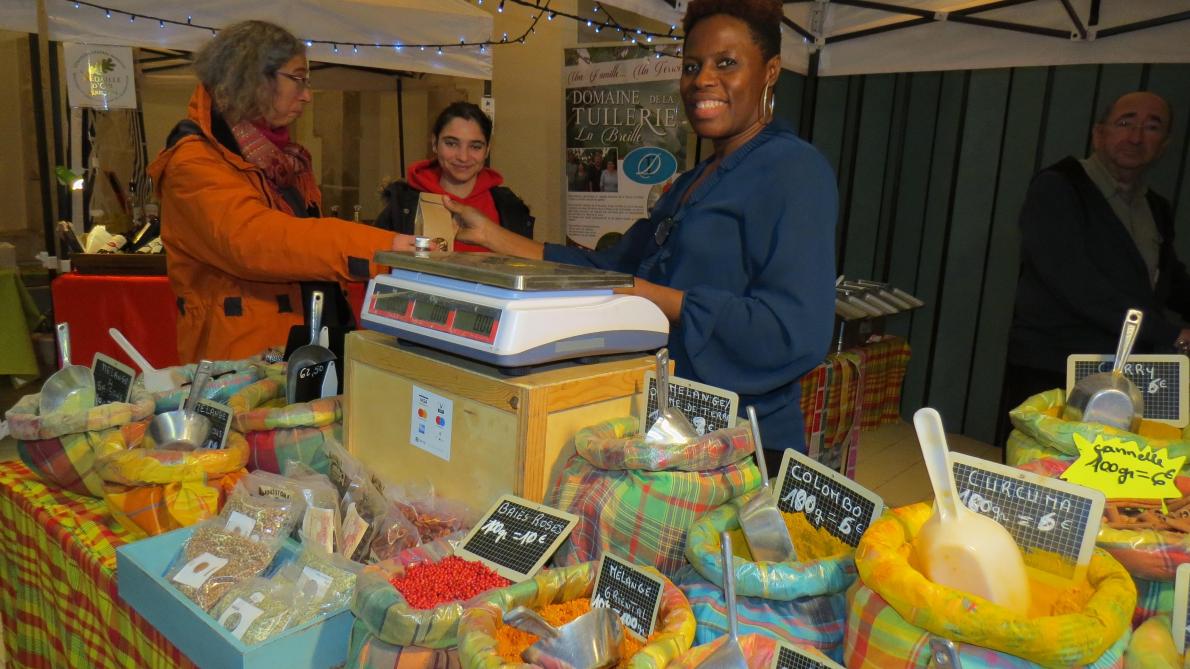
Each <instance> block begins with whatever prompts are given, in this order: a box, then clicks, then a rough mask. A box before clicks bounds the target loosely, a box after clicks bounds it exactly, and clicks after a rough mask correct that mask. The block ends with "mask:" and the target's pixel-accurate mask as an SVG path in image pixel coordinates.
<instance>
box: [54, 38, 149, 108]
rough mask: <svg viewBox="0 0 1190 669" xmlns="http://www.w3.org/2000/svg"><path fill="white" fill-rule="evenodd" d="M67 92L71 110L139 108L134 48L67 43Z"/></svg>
mask: <svg viewBox="0 0 1190 669" xmlns="http://www.w3.org/2000/svg"><path fill="white" fill-rule="evenodd" d="M63 47H64V50H65V56H66V89H67V99H68V100H69V102H70V106H71V107H88V108H90V109H102V110H108V109H136V76H135V69H134V67H135V64H134V61H133V59H132V49H131V48H130V47H126V46H106V45H102V44H65V45H63Z"/></svg>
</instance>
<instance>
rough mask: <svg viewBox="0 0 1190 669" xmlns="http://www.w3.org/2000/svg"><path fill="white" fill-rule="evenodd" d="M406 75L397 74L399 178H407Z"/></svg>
mask: <svg viewBox="0 0 1190 669" xmlns="http://www.w3.org/2000/svg"><path fill="white" fill-rule="evenodd" d="M404 81H405V79H404V77H401V76H399V75H398V76H397V151H398V152H399V153H400V156H399V162H400V163H401V173H400V174H398V175H397V178H398V179H404V178H405V84H404Z"/></svg>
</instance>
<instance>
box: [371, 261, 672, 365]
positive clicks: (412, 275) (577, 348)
mask: <svg viewBox="0 0 1190 669" xmlns="http://www.w3.org/2000/svg"><path fill="white" fill-rule="evenodd" d="M376 262H377V263H379V264H382V265H387V266H389V267H391V268H392V272H391V273H390V274H387V275H379V276H377V277H376V278H374V279H372V281H371V283H369V284H368V293H367V295H366V297H365V299H364V308H363V313H361V314H360V322H361V323H362V324H363V326H364V327H366V328H368V329H371V330H378V331H380V332H385V333H388V334H391V335H395V336H397V337H398V338H400V339H405V340H408V341H411V342H414V343H418V344H422V345H425V346H429V347H432V348H436V349H441V350H444V351H448V352H450V353H455V354H457V355H461V356H464V357H467V358H472V359H475V360H480V361H482V362H486V363H490V364H493V365H498V366H501V367H522V366H525V365H537V364H542V363H548V362H554V361H557V360H565V359H568V358H577V357H586V356H595V355H608V354H613V353H628V352H634V351H646V350H651V349H656V348H660V347H662V346H665V343H666V340H667V339H668V338H669V321H668V320H667V319H666V318H665V314H663V313H662V312H661V310H660V309H659V308H658V307H657V306H656V305H655V304H653V303H652V302H650V301H648V300H646V299H644V298H642V297H637V296H635V295H616V294H614V293H613V292H612V289H613V288H620V287H628V286H631V285H632V281H633V279H632V277H631V276H629V275H627V274H620V273H618V272H608V271H604V270H597V269H591V268H586V267H577V266H574V265H565V264H562V263H554V262H549V261H545V260H526V259H522V258H512V257H508V256H500V255H494V254H490V253H447V252H439V253H412V252H402V251H382V252H379V253H377V254H376Z"/></svg>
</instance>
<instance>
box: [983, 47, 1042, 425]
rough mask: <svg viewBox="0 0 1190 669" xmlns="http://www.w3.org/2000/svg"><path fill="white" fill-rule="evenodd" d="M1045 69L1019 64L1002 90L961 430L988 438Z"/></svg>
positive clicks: (995, 413) (997, 412)
mask: <svg viewBox="0 0 1190 669" xmlns="http://www.w3.org/2000/svg"><path fill="white" fill-rule="evenodd" d="M1045 83H1046V71H1045V69H1044V68H1038V67H1032V68H1022V69H1019V70H1016V71H1015V72H1013V76H1012V84H1011V87H1010V89H1009V93H1008V108H1007V110H1006V116H1005V123H1004V139H1003V141H1002V142H1001V143H1000V154H999V156H998V162H999V165H998V166H997V171H998V177H997V183H996V192H995V201H994V203H993V212H992V230H991V237H990V239H989V240H988V256H987V258H988V259H987V267H986V271H985V272H984V283H983V290H982V293H981V295H980V299H979V325H978V327H977V328H976V331H975V341H974V346H973V347H972V350H971V355H972V356H973V360H972V364H971V378H970V383H969V390H968V391H967V397H966V405H965V409H964V420H963V432H964V433H965V434H969V435H978V438H980V439H982V440H983V441H986V442H989V443H991V442H993V436H994V435H995V434H996V428H997V425H998V423H999V422H1000V420H1001V416H1002V412H1003V411H1007V408H1002V407H1001V404H1000V390H1001V386H1002V384H1003V381H1004V362H1005V360H1006V359H1007V355H1008V329H1009V327H1010V326H1011V325H1012V305H1013V300H1014V298H1015V295H1016V279H1017V273H1018V272H1017V267H1018V265H1019V262H1020V233H1019V232H1018V228H1017V216H1018V214H1019V213H1020V210H1021V205H1022V204H1023V203H1024V201H1025V191H1026V190H1027V189H1028V188H1029V182H1030V181H1031V180H1032V178H1033V173H1034V172H1036V171H1037V165H1036V160H1037V152H1036V151H1035V150H1034V147H1036V146H1037V140H1038V137H1039V136H1040V134H1041V119H1042V112H1043V101H1044V99H1045Z"/></svg>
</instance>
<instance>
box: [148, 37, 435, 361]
mask: <svg viewBox="0 0 1190 669" xmlns="http://www.w3.org/2000/svg"><path fill="white" fill-rule="evenodd" d="M194 69H195V72H196V73H197V74H198V79H199V82H200V83H199V85H198V87H197V88H196V89H195V91H194V95H193V96H192V97H191V98H190V108H189V113H188V115H187V118H186V119H185V120H183V121H181V122H180V123H178V125H177V126H176V127H175V128H174V129H173V132H171V133H170V136H169V139H168V140H167V141H166V148H165V150H163V151H162V152H161V154H160V155H158V156H157V159H156V160H155V161H154V162H153V164H152V165H151V166H150V167H149V174H150V176H152V177H153V180H154V183H156V185H157V195H158V197H159V199H160V200H161V238H162V241H163V242H164V244H165V250H166V254H167V257H168V273H169V281H170V285H171V286H172V287H173V290H174V294H175V295H177V298H178V313H179V319H178V354H179V356H180V358H181V359H182V360H183V361H184V362H191V361H194V360H198V359H199V358H211V359H235V358H243V357H247V356H250V355H254V354H258V353H261V352H263V351H264V350H265V349H267V348H269V347H271V346H280V345H284V344H285V342H286V338H287V336H288V333H289V329H290V327H292V326H293V325H297V324H300V323H302V320H303V318H302V314H303V312H304V301H303V299H302V288H301V284H302V282H314V281H335V282H340V283H342V282H347V281H364V280H367V279H368V278H369V277H371V276H372V275H374V274H376V273H377V272H378V271H380V268H379V267H378V266H377V265H376V264H375V263H374V262H372V257H373V255H374V254H375V252H376V251H378V250H390V249H391V250H412V248H413V238H412V237H411V236H409V235H401V234H397V235H394V234H393V233H392V232H386V231H384V230H378V229H376V228H373V227H370V226H367V225H361V224H358V223H351V222H348V221H344V220H341V219H338V218H322V217H321V204H322V195H321V193H320V192H319V190H318V186H317V185H316V184H315V182H314V175H313V173H312V172H311V162H310V154H309V152H307V151H306V149H305V148H303V147H302V146H300V145H299V144H296V143H294V142H293V141H291V140H290V136H289V126H290V125H291V124H292V123H293V122H294V121H296V120H297V119H298V117H299V116H301V114H302V111H303V109H304V108H305V106H306V104H307V103H309V102H310V100H311V95H310V76H309V65H308V63H307V61H306V49H305V45H303V44H302V42H301V41H300V40H298V39H297V38H296V37H294V36H293V35H291V34H289V32H287V31H286V30H285V29H283V28H281V27H279V26H276V25H274V24H271V23H266V22H264V21H244V22H242V23H237V24H235V25H232V26H229V27H227V28H225V29H223V30H221V31H220V32H219V34H218V36H216V37H215V38H214V39H212V40H211V41H210V42H209V43H208V44H207V45H206V46H205V47H204V48H203V49H202V50H201V51H199V53H198V54H197V56H196V58H195V61H194Z"/></svg>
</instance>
